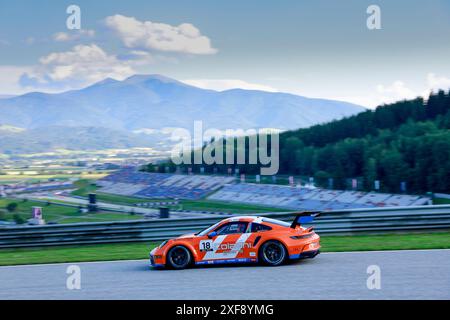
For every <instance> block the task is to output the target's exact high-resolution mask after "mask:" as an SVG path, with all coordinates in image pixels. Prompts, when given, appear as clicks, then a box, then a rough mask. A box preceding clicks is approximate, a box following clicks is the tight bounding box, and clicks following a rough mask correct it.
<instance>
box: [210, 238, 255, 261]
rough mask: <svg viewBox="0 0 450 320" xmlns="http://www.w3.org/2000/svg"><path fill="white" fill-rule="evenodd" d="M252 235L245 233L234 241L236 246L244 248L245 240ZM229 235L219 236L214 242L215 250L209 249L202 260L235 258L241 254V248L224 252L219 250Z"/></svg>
mask: <svg viewBox="0 0 450 320" xmlns="http://www.w3.org/2000/svg"><path fill="white" fill-rule="evenodd" d="M250 236H251V233H243V234H242V235H241V236H240V237H239V238H238V239H237V241H236V243H234V245H235V248H240V249H241V248H243V246H244V243H245V241H247V239H248V238H249V237H250ZM226 237H227V235H224V236H218V237H217V238H216V239H215V240H214V242H213V245H212V247H213V251H208V252H207V253H206V254H205V256H204V257H203V259H202V260H217V259H234V258H236V256H237V255H238V254H239V251H240V249H239V250H228V251H224V252H217V250H218V249H219V248H220V245H221V244H222V242H223V241H224V240H225V238H226Z"/></svg>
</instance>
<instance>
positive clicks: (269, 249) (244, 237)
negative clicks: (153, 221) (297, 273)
mask: <svg viewBox="0 0 450 320" xmlns="http://www.w3.org/2000/svg"><path fill="white" fill-rule="evenodd" d="M319 214H320V212H304V213H299V214H298V215H297V216H296V217H295V219H294V221H293V222H292V223H287V222H284V221H281V220H277V219H272V218H265V217H255V216H240V217H231V218H227V219H224V220H222V221H220V222H218V223H216V224H214V225H212V226H210V227H208V228H206V229H204V230H202V231H200V232H198V233H194V234H186V235H183V236H180V237H178V238H174V239H170V240H166V241H164V242H163V243H161V245H159V246H158V247H156V248H155V249H153V250H152V251H151V252H150V264H151V265H152V266H153V267H163V268H164V267H169V268H173V269H184V268H187V267H189V266H192V265H205V264H223V263H250V262H253V263H257V262H259V263H263V264H265V265H268V266H278V265H280V264H282V263H284V262H285V261H288V260H293V259H300V258H314V257H315V256H316V255H317V254H319V252H320V237H319V235H318V234H316V233H315V232H314V229H313V227H309V228H305V227H302V225H301V224H302V223H307V222H311V221H312V220H313V218H314V217H316V216H318V215H319Z"/></svg>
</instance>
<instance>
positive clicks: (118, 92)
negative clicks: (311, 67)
mask: <svg viewBox="0 0 450 320" xmlns="http://www.w3.org/2000/svg"><path fill="white" fill-rule="evenodd" d="M363 110H364V108H363V107H361V106H358V105H354V104H351V103H346V102H340V101H333V100H324V99H311V98H305V97H301V96H297V95H293V94H287V93H274V92H264V91H253V90H242V89H232V90H226V91H221V92H219V91H213V90H205V89H201V88H197V87H193V86H190V85H187V84H185V83H182V82H179V81H177V80H174V79H170V78H167V77H164V76H161V75H135V76H132V77H130V78H128V79H126V80H124V81H117V80H114V79H109V78H108V79H105V80H103V81H101V82H98V83H96V84H94V85H91V86H89V87H86V88H84V89H80V90H73V91H67V92H64V93H59V94H46V93H38V92H34V93H28V94H24V95H21V96H14V97H9V98H8V97H6V98H0V152H6V151H7V152H10V153H15V152H19V151H20V152H26V151H27V150H28V151H30V152H42V151H49V150H50V149H53V148H58V147H62V146H64V147H68V148H69V149H78V150H84V149H103V148H118V147H124V146H156V145H157V143H158V142H161V140H164V139H167V136H165V138H164V134H163V133H162V132H163V131H164V129H165V128H171V127H181V128H185V129H188V130H190V131H192V129H193V122H194V121H196V120H202V121H203V126H204V129H206V128H218V129H237V128H242V129H249V128H255V129H257V128H277V129H281V130H287V129H297V128H304V127H308V126H311V125H314V124H317V123H324V122H328V121H331V120H335V119H340V118H342V117H345V116H350V115H354V114H356V113H359V112H361V111H363ZM2 128H3V129H2ZM5 128H7V129H5ZM8 128H9V129H8ZM11 128H14V129H11ZM23 129H25V130H23ZM137 132H138V133H139V134H137ZM29 143H33V146H32V147H31V146H29V145H27V144H29Z"/></svg>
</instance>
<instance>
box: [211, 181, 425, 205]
mask: <svg viewBox="0 0 450 320" xmlns="http://www.w3.org/2000/svg"><path fill="white" fill-rule="evenodd" d="M208 199H211V200H219V201H229V202H240V203H248V204H261V205H265V206H270V207H280V208H286V209H292V210H339V209H354V208H373V207H383V206H409V205H423V204H426V203H428V202H429V198H426V197H419V196H411V195H392V194H386V193H375V192H369V193H367V192H360V191H339V190H326V189H318V188H315V189H311V188H299V187H290V186H280V185H267V184H252V183H240V184H232V185H226V186H224V187H223V188H222V189H221V190H219V191H218V192H216V193H214V194H212V195H210V196H209V197H208Z"/></svg>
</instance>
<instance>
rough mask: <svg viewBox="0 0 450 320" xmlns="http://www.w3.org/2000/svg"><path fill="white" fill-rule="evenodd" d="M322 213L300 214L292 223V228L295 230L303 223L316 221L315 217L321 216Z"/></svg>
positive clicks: (309, 212) (305, 212) (307, 212)
mask: <svg viewBox="0 0 450 320" xmlns="http://www.w3.org/2000/svg"><path fill="white" fill-rule="evenodd" d="M321 213H322V211H304V212H299V213H297V215H296V216H295V218H294V221H292V224H291V228H292V229H295V228H296V227H297V226H301V225H302V224H303V223H308V222H311V221H313V220H314V218H315V217H318V216H320V214H321Z"/></svg>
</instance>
